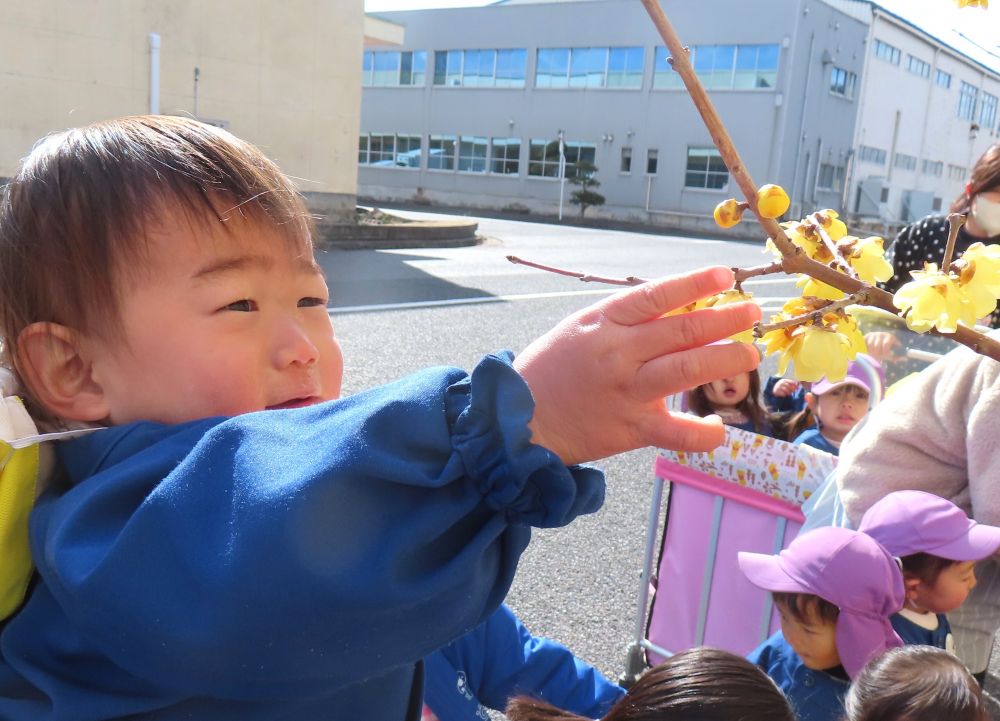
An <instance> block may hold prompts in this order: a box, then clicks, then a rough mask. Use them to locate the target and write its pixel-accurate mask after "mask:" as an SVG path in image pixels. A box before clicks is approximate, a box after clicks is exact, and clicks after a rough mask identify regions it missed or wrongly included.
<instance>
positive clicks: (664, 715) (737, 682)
mask: <svg viewBox="0 0 1000 721" xmlns="http://www.w3.org/2000/svg"><path fill="white" fill-rule="evenodd" d="M507 718H508V719H510V721H584V719H585V718H589V717H584V716H578V715H576V714H572V713H565V712H563V711H561V710H560V709H558V708H556V707H554V706H552V705H551V704H547V703H545V702H544V701H538V700H536V699H531V698H527V697H520V698H516V699H514V701H512V702H511V704H510V705H509V706H508V707H507ZM601 721H795V716H794V715H793V714H792V710H791V709H790V708H789V707H788V702H787V701H786V700H785V698H784V697H783V696H782V695H781V692H780V691H779V690H778V689H777V688H776V687H775V685H774V682H772V681H771V679H769V678H768V677H767V676H766V675H765V674H764V673H763V672H762V671H761V670H760V669H759V668H757V667H756V666H754V665H753V664H752V663H750V662H748V661H747V660H746V659H744V658H740V657H739V656H737V655H735V654H732V653H729V652H728V651H721V650H719V649H715V648H693V649H690V650H688V651H681V652H680V653H678V654H676V655H674V656H671V657H670V658H668V659H667V660H666V661H664V662H663V663H661V664H660V665H658V666H654V667H653V668H651V669H650V670H649V671H647V672H646V673H644V674H643V675H642V676H641V677H639V680H638V681H636V682H635V684H634V685H633V686H632V687H631V688H630V689H629V690H628V693H627V694H625V697H624V698H623V699H622V700H621V701H619V702H618V703H617V704H615V705H614V707H612V709H611V710H610V711H609V712H608V713H607V715H605V716H603V717H602V719H601Z"/></svg>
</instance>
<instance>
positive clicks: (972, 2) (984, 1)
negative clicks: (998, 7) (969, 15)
mask: <svg viewBox="0 0 1000 721" xmlns="http://www.w3.org/2000/svg"><path fill="white" fill-rule="evenodd" d="M955 3H956V4H957V5H958V6H959V7H960V8H966V7H968V8H982V9H983V10H986V9H987V8H989V6H990V0H955Z"/></svg>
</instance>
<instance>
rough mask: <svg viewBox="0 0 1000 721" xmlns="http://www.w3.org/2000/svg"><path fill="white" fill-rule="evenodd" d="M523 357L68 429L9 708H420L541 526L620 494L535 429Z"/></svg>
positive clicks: (213, 711) (8, 689)
mask: <svg viewBox="0 0 1000 721" xmlns="http://www.w3.org/2000/svg"><path fill="white" fill-rule="evenodd" d="M509 360H510V358H509V356H505V357H503V358H500V357H487V358H485V359H484V360H483V361H481V362H480V364H479V365H478V366H477V368H476V369H475V370H474V372H473V374H472V376H471V378H470V377H469V376H467V375H466V374H465V373H463V372H462V371H459V370H457V369H447V368H437V369H429V370H425V371H422V372H420V373H417V374H414V375H412V376H409V377H407V378H405V379H403V380H401V381H398V382H396V383H393V384H390V385H387V386H383V387H381V388H377V389H374V390H372V391H368V392H365V393H360V394H358V395H355V396H351V397H349V398H346V399H343V400H340V401H335V402H331V403H324V404H321V405H317V406H312V407H309V408H301V409H294V410H283V411H268V412H263V413H251V414H247V415H243V416H239V417H236V418H231V419H224V418H214V419H206V420H200V421H195V422H191V423H185V424H182V425H177V426H163V425H159V424H154V423H136V424H131V425H127V426H120V427H116V428H111V429H108V430H104V431H99V432H96V433H94V434H91V435H89V436H85V437H83V438H80V439H76V440H73V441H68V442H65V443H64V444H62V445H60V446H58V448H57V452H58V456H59V459H60V461H61V463H62V466H63V468H64V470H65V473H66V476H67V482H66V487H65V488H64V489H61V491H62V492H61V493H55V492H53V491H49V492H47V494H46V495H45V496H43V498H41V499H40V500H39V502H38V504H37V505H36V508H35V510H34V513H33V515H32V519H31V545H32V552H33V554H34V558H35V562H36V565H37V567H38V580H37V582H36V584H35V585H34V588H33V589H32V591H31V593H30V595H29V597H28V599H27V600H26V602H25V605H24V606H23V607H22V608H21V610H20V611H19V612H18V613H17V614H15V615H14V616H12V617H11V618H10V619H9V620H8V621H7V623H6V624H5V625H4V626H3V628H2V631H0V719H4V721H28V720H29V719H30V720H31V721H68V720H70V719H71V720H72V721H97V720H100V719H118V718H126V717H127V718H128V719H130V720H131V719H154V718H155V719H156V720H157V721H173V720H174V719H186V720H188V721H192V720H193V721H200V720H202V719H204V720H205V721H208V720H211V721H230V720H232V721H235V720H236V719H239V720H240V721H254V720H257V719H260V720H263V719H267V720H268V721H278V720H285V719H289V720H291V719H295V720H296V721H309V720H311V719H324V721H331V720H332V721H337V720H339V719H351V720H352V721H353V720H355V719H365V720H366V721H383V720H386V721H387V720H388V719H392V721H399V720H400V719H406V718H419V714H420V708H421V690H422V685H423V682H422V678H421V677H420V675H419V673H417V669H418V668H419V665H418V663H417V662H418V661H419V660H420V659H421V658H423V657H424V656H426V655H427V654H429V653H431V652H432V651H434V650H436V649H437V648H439V647H441V646H442V645H444V644H446V643H448V642H450V641H451V640H453V639H455V638H457V637H458V636H460V635H462V634H463V633H466V632H468V631H469V630H471V629H472V628H474V627H475V626H477V625H478V624H479V623H481V622H482V621H483V620H484V619H485V618H487V617H488V616H489V615H490V614H491V613H492V612H493V611H494V610H495V609H496V608H497V607H498V606H499V605H500V602H501V601H502V600H503V597H504V595H505V594H506V592H507V589H508V587H509V585H510V582H511V579H512V576H513V573H514V570H515V567H516V564H517V560H518V558H519V556H520V554H521V552H522V551H523V550H524V548H525V546H526V545H527V543H528V539H529V537H530V526H532V525H534V526H559V525H563V524H566V523H568V522H570V521H571V520H572V519H573V518H575V517H576V516H577V515H579V514H581V513H588V512H592V511H594V510H596V509H597V508H598V507H599V506H600V505H601V502H602V500H603V495H604V482H603V477H602V475H601V474H600V473H599V472H598V471H595V470H593V469H586V468H575V469H567V468H566V467H565V466H564V465H563V464H562V463H561V462H560V461H559V459H558V458H557V457H556V456H555V455H554V454H552V453H551V452H549V451H548V450H546V449H544V448H541V447H539V446H535V445H532V444H530V442H529V438H530V432H529V430H528V428H527V421H528V419H529V418H530V416H531V413H532V408H533V403H532V400H531V397H530V393H529V391H528V388H527V386H526V385H525V383H524V381H523V380H522V379H521V377H520V376H519V375H518V374H517V373H516V372H515V371H514V370H513V368H512V367H511V366H510V364H509ZM151 382H155V379H151Z"/></svg>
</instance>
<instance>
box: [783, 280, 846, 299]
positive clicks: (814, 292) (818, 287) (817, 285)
mask: <svg viewBox="0 0 1000 721" xmlns="http://www.w3.org/2000/svg"><path fill="white" fill-rule="evenodd" d="M795 285H797V286H798V287H800V288H802V295H811V296H813V297H815V298H822V299H823V300H840V299H841V298H843V297H844V291H842V290H838V289H837V288H834V287H833V286H832V285H828V284H827V283H824V282H823V281H821V280H816V279H815V278H813V277H812V276H809V275H800V276H799V279H798V280H797V281H796V282H795Z"/></svg>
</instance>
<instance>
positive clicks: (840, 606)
mask: <svg viewBox="0 0 1000 721" xmlns="http://www.w3.org/2000/svg"><path fill="white" fill-rule="evenodd" d="M739 564H740V569H741V570H742V571H743V573H744V574H745V575H746V577H747V578H748V579H749V581H750V582H751V583H752V584H754V585H755V586H758V587H759V588H763V589H764V590H766V591H771V592H772V593H776V594H795V595H794V596H791V597H789V596H784V595H779V596H777V597H776V598H775V601H776V603H777V605H778V609H779V612H780V613H781V618H782V629H783V630H784V629H785V628H786V627H787V628H788V630H789V635H786V637H785V640H786V641H788V643H789V645H791V646H792V648H793V649H795V651H796V653H798V654H799V656H800V657H801V658H802V660H803V662H804V663H805V664H806V665H807V666H808V667H810V668H814V669H816V670H824V669H827V668H831V666H829V665H825V664H827V663H828V662H829V661H831V660H833V654H832V653H826V652H829V651H831V649H829V641H826V642H817V644H816V648H812V647H811V646H810V645H807V644H805V643H802V642H801V641H800V636H810V633H816V634H820V635H822V636H823V637H824V638H825V637H826V635H827V634H830V632H831V631H832V636H833V642H834V646H835V649H833V650H835V651H836V654H835V655H836V660H838V661H839V662H840V664H841V665H843V667H844V670H845V671H847V674H848V675H849V676H851V677H852V678H853V677H854V676H855V675H856V674H857V673H858V672H859V671H860V670H861V668H862V667H863V666H864V665H865V663H866V662H867V661H868V660H869V659H870V658H872V657H874V656H876V655H877V654H879V653H882V652H883V651H884V650H885V649H887V648H891V647H893V646H898V645H900V644H901V643H902V641H901V640H900V638H899V636H898V635H897V634H896V632H895V631H893V630H892V624H890V623H889V617H890V616H891V615H892V614H894V613H896V612H897V611H898V610H899V609H900V608H902V606H903V602H904V598H905V597H904V591H903V577H902V575H901V574H900V572H899V566H897V565H896V562H895V560H894V559H893V558H892V556H891V555H889V553H888V552H887V551H886V550H885V549H884V548H882V546H880V545H879V544H878V543H876V542H875V541H874V540H873V539H872V538H871V537H869V536H868V535H866V534H864V533H859V532H858V531H852V530H850V529H847V528H837V527H826V528H817V529H816V530H813V531H809V532H808V533H804V534H802V535H800V536H799V537H797V538H796V539H795V540H794V541H792V542H791V544H789V546H788V548H786V549H785V550H783V551H782V552H781V553H779V554H778V555H776V556H770V555H766V554H762V553H745V552H741V553H740V554H739ZM810 597H816V600H815V601H814V600H812V598H810ZM819 601H824V602H825V604H821V603H819ZM830 606H832V607H833V608H836V609H837V613H836V614H834V613H833V611H832V609H831V608H829V607H830ZM831 622H832V623H831ZM831 625H832V628H831ZM800 632H801V634H800ZM797 644H798V645H797ZM807 657H808V658H807ZM834 665H836V664H834Z"/></svg>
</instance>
